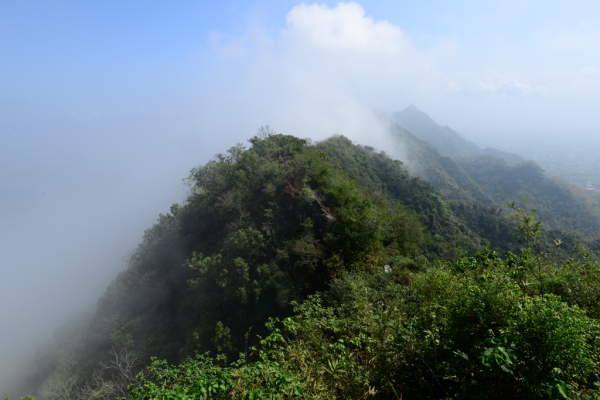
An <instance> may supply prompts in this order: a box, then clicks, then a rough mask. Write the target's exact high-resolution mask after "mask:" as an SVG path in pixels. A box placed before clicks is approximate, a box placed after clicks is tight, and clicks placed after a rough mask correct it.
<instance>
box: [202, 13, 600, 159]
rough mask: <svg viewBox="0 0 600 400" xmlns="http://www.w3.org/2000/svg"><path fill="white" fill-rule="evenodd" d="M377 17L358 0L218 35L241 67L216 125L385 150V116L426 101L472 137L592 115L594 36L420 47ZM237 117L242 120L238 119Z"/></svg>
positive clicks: (455, 41)
mask: <svg viewBox="0 0 600 400" xmlns="http://www.w3.org/2000/svg"><path fill="white" fill-rule="evenodd" d="M367 12H368V10H367V11H365V9H363V7H362V6H361V5H359V4H357V3H339V4H337V5H336V6H334V7H328V6H326V5H322V4H301V5H298V6H296V7H293V8H292V9H291V10H290V11H289V12H288V13H287V15H286V17H285V21H286V26H285V27H284V28H283V29H282V30H281V31H279V32H278V33H275V34H271V35H267V34H264V32H265V31H260V29H257V28H256V27H252V28H251V29H248V31H247V32H246V33H245V34H244V35H242V36H241V37H232V36H228V35H221V36H218V35H215V36H214V43H216V49H217V51H218V52H219V54H226V55H232V57H229V59H230V62H231V63H232V65H233V64H235V66H231V65H229V66H225V67H226V68H227V69H226V70H227V71H232V72H233V74H231V77H230V78H229V79H231V80H232V82H234V83H232V84H230V85H229V87H227V88H226V90H225V93H223V94H220V95H219V96H220V98H221V100H218V99H217V98H215V99H211V103H212V104H211V109H213V110H214V111H213V112H212V113H211V114H210V117H211V119H213V120H214V118H213V117H214V115H215V114H218V113H219V112H220V111H219V110H222V109H225V110H228V113H226V115H225V116H223V117H222V123H223V124H224V125H225V126H231V127H232V128H231V130H232V131H246V132H247V131H248V129H252V130H254V129H255V128H256V127H257V126H260V125H262V124H267V123H268V124H270V125H271V126H272V127H274V128H275V129H277V130H278V131H282V132H285V133H289V134H294V135H298V136H301V137H306V136H310V137H312V138H314V139H317V140H318V139H322V138H324V137H327V136H329V135H331V134H334V133H340V134H344V135H346V136H349V137H350V138H352V139H353V140H356V141H358V142H363V143H369V144H371V145H374V146H376V147H380V148H384V147H385V144H386V140H385V137H384V136H385V135H384V132H385V131H386V126H385V124H383V125H382V124H381V120H380V119H379V118H378V117H375V116H374V114H373V110H378V111H381V112H383V113H391V112H394V111H397V110H399V109H401V108H403V107H405V106H407V105H409V104H411V103H414V104H416V105H417V106H418V107H419V108H420V109H422V110H424V111H426V112H427V113H429V114H430V115H431V116H432V117H433V118H434V119H436V120H437V121H439V122H440V123H441V124H444V125H445V124H448V125H450V126H452V127H453V128H454V129H456V130H458V131H459V132H461V133H464V134H466V135H467V136H469V135H476V134H504V132H506V131H510V132H523V131H524V130H526V129H530V128H531V127H533V126H535V125H536V124H538V123H539V129H540V130H547V129H553V130H558V129H560V127H561V126H572V124H571V122H570V121H569V122H565V121H567V119H569V118H571V119H573V118H581V115H582V113H583V112H586V113H587V112H588V111H587V110H588V109H591V108H592V106H593V104H595V103H592V102H593V101H596V99H597V98H598V94H599V93H600V74H599V73H598V71H599V69H598V65H600V60H598V61H599V62H596V57H597V56H596V55H594V54H595V53H597V52H594V51H592V50H594V49H595V48H596V47H595V46H597V44H598V42H599V41H598V40H597V39H595V38H594V37H593V35H589V34H590V33H593V32H595V30H594V29H591V28H590V29H591V30H590V29H587V28H586V29H583V30H582V31H581V32H579V33H578V34H577V35H575V34H566V33H564V32H558V33H545V34H528V36H527V37H524V38H523V40H522V43H512V44H508V43H506V42H502V41H501V40H499V41H497V40H496V39H493V40H492V39H489V38H486V37H484V36H483V35H482V37H481V38H477V40H476V42H477V43H478V44H477V46H475V45H474V43H475V41H473V40H471V41H461V40H460V39H459V38H457V37H456V36H452V37H444V36H440V35H438V36H435V39H434V40H428V41H426V43H427V45H416V44H415V43H414V42H413V41H412V40H411V37H410V36H408V35H407V34H406V33H405V32H404V31H403V29H402V28H401V26H399V25H397V24H394V23H391V22H389V21H386V20H378V19H375V18H373V17H371V16H369V15H368V14H367ZM257 31H258V32H263V33H261V34H260V35H257V33H256V32H257ZM586 35H587V38H586V39H585V41H583V42H580V44H579V47H577V48H575V49H574V48H572V47H569V45H568V42H570V41H576V38H577V37H584V36H586ZM469 39H472V38H469ZM419 43H421V44H422V43H423V42H419ZM592 53H593V54H592ZM557 60H559V61H557ZM585 101H587V102H588V103H587V104H585V105H584V107H583V108H582V107H578V104H580V102H585ZM590 101H592V102H590ZM230 110H235V111H234V113H236V115H241V116H242V117H241V118H231V115H230V113H229V111H230ZM596 115H597V113H593V114H589V115H588V116H587V121H588V122H587V125H586V126H591V125H590V124H592V123H593V121H596V120H598V117H596ZM508 116H514V118H512V117H511V118H508ZM598 122H600V121H598ZM239 124H245V125H244V126H243V127H241V126H240V125H239ZM234 125H235V127H233V126H234ZM582 126H583V125H582ZM471 137H473V136H471Z"/></svg>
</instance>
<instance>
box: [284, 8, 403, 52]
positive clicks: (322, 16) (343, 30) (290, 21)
mask: <svg viewBox="0 0 600 400" xmlns="http://www.w3.org/2000/svg"><path fill="white" fill-rule="evenodd" d="M286 20H287V25H288V33H289V34H290V36H292V37H295V38H297V39H299V40H300V41H303V42H305V43H307V44H309V45H313V46H316V47H324V48H329V49H355V50H374V49H378V50H385V51H393V50H398V49H399V48H401V47H402V46H405V45H406V44H407V40H406V39H405V38H404V35H403V33H402V30H401V29H400V28H399V27H398V26H396V25H393V24H390V23H389V22H387V21H378V22H375V21H373V19H372V18H370V17H367V16H366V15H365V10H364V9H363V8H362V7H361V6H360V5H359V4H357V3H339V4H338V5H337V6H336V7H335V8H328V7H327V6H325V5H319V4H311V5H307V4H302V5H299V6H296V7H294V8H293V9H292V10H291V11H290V12H289V13H288V14H287V17H286Z"/></svg>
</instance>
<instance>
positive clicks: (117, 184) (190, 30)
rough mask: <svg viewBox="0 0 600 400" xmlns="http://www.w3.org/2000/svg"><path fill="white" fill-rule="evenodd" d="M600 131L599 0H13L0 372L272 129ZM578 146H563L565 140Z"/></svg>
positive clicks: (1, 160) (484, 136)
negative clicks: (392, 117)
mask: <svg viewBox="0 0 600 400" xmlns="http://www.w3.org/2000/svg"><path fill="white" fill-rule="evenodd" d="M411 103H414V104H416V105H417V106H418V107H419V109H421V110H423V111H425V112H427V113H428V114H429V115H430V116H432V117H433V118H434V119H435V120H436V121H437V122H438V123H440V124H442V125H449V126H451V127H452V128H453V129H454V130H456V131H458V132H459V133H461V134H463V135H464V136H465V137H467V138H468V139H470V140H473V141H474V142H476V143H477V144H479V145H481V146H486V145H493V146H494V147H498V148H506V149H512V148H514V143H525V145H524V146H534V145H535V144H536V143H538V142H539V143H542V142H548V141H552V140H563V141H564V140H568V141H576V142H577V143H583V144H585V143H590V142H592V141H595V138H596V133H597V132H599V128H600V113H598V111H597V110H598V109H600V3H598V2H596V1H587V2H583V1H582V2H570V3H569V6H568V8H567V6H566V3H564V2H560V3H559V2H547V1H528V0H512V1H502V2H491V1H485V2H474V1H473V2H466V1H459V2H451V3H450V2H442V1H423V2H408V1H393V2H392V1H383V0H382V1H363V2H360V3H339V4H338V3H336V2H321V3H318V4H311V3H302V4H301V3H298V2H293V1H257V2H251V1H249V2H237V1H223V2H218V4H216V2H205V1H194V2H192V1H180V2H177V3H165V2H142V1H139V2H134V1H130V2H117V1H105V2H97V3H89V2H88V3H84V2H75V1H54V2H48V1H29V2H1V3H0V283H1V291H0V301H1V308H0V360H3V362H2V363H0V380H1V379H8V378H7V377H9V376H10V372H11V371H14V370H15V369H16V368H17V366H18V364H19V362H20V360H23V359H27V358H28V357H30V356H31V355H32V354H33V353H34V352H35V350H36V349H37V347H38V346H39V345H41V344H42V343H44V341H47V340H50V339H51V336H52V330H53V329H54V328H56V327H57V326H59V325H60V324H61V322H62V321H63V320H64V319H65V318H67V317H68V316H70V315H72V314H73V313H77V312H82V311H86V310H90V309H93V306H94V304H95V301H96V299H97V298H98V296H99V295H100V294H101V293H102V292H103V291H104V289H105V288H106V286H107V284H108V283H109V282H110V280H111V279H112V278H114V277H115V276H116V274H117V273H118V272H119V271H120V270H122V269H123V267H124V265H123V263H122V262H120V261H119V260H120V258H121V257H123V256H125V255H126V254H127V253H128V252H129V251H130V250H131V249H132V248H134V247H135V246H136V244H137V243H138V242H139V241H140V240H141V237H142V234H143V231H144V229H145V228H148V227H149V226H151V224H152V223H153V221H154V220H155V219H156V218H157V216H158V214H159V213H161V212H162V213H165V212H168V209H169V206H170V205H171V203H174V202H180V201H182V200H183V199H184V186H183V185H182V184H181V179H182V178H184V177H186V176H187V174H188V172H189V170H190V169H191V168H192V167H194V166H196V165H198V164H201V163H204V162H206V161H207V160H208V159H209V158H210V157H212V156H213V155H214V154H215V153H217V152H222V151H224V150H226V149H227V148H229V147H231V146H233V145H235V144H236V143H237V142H245V140H246V139H247V138H249V137H251V136H252V135H254V134H255V132H256V131H257V128H258V127H260V126H261V125H265V124H270V125H271V127H273V128H274V129H275V130H277V131H278V132H283V133H288V134H293V135H296V136H300V137H311V138H312V139H316V140H319V139H323V138H325V137H327V136H330V135H332V134H334V133H339V134H344V135H346V136H348V137H350V138H351V139H353V140H355V141H357V142H359V143H363V144H371V145H374V146H376V147H378V148H380V149H385V148H386V143H387V142H386V136H385V135H386V133H385V124H382V122H381V121H382V119H381V115H386V114H390V113H392V112H394V111H398V110H401V109H403V108H404V107H406V106H407V105H409V104H411ZM565 138H567V139H565Z"/></svg>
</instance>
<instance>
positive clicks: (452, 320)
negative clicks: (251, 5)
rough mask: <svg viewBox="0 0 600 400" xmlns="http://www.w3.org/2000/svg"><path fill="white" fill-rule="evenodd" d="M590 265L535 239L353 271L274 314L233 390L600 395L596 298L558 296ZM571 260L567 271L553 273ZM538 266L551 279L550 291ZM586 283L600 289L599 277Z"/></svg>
mask: <svg viewBox="0 0 600 400" xmlns="http://www.w3.org/2000/svg"><path fill="white" fill-rule="evenodd" d="M519 215H520V221H521V226H520V231H521V232H522V233H524V234H525V238H526V239H527V238H528V239H527V240H528V243H532V241H531V238H534V239H535V237H536V235H537V232H538V229H539V225H538V224H537V221H536V220H535V218H534V217H533V216H532V215H531V214H527V213H524V214H519ZM533 243H535V241H533ZM537 256H540V258H539V259H536V257H537ZM540 260H541V261H543V262H541V263H539V261H540ZM589 263H590V262H589V260H576V259H574V258H573V259H570V260H568V261H566V262H565V263H563V264H560V265H556V264H555V263H553V262H552V261H551V260H550V259H549V258H548V257H545V256H544V254H538V253H535V252H534V250H533V248H531V247H529V246H527V245H526V248H525V249H524V251H523V252H522V255H514V254H512V255H511V256H510V257H508V259H507V260H506V261H504V260H502V259H500V258H499V257H498V254H497V253H496V252H495V251H494V250H492V249H489V248H487V249H483V250H482V251H480V252H479V253H477V254H476V256H475V257H461V258H459V259H458V260H456V261H454V262H451V261H446V262H439V263H437V264H436V265H432V266H429V267H427V268H425V269H423V270H421V271H419V272H414V271H410V270H407V269H403V268H397V269H395V270H392V271H391V272H389V273H385V272H378V273H372V272H360V271H354V272H344V273H343V274H341V275H340V276H339V277H337V278H335V279H334V281H333V282H332V284H331V286H330V290H328V291H327V292H325V293H322V294H318V295H313V296H311V297H309V299H308V300H306V301H304V302H302V303H296V304H295V315H294V316H293V317H289V318H286V319H284V320H283V321H282V322H281V323H279V324H278V323H277V322H276V321H272V322H270V323H269V324H268V327H269V330H270V333H269V335H268V336H266V337H265V338H264V339H262V340H261V342H260V345H259V346H258V347H257V348H254V349H251V354H250V359H252V358H255V359H256V358H257V361H254V362H252V361H250V362H248V361H247V357H243V358H242V360H241V361H239V362H237V363H234V364H232V365H230V366H228V367H223V369H222V371H223V373H225V374H228V376H229V377H230V378H228V379H231V380H230V381H229V382H230V385H229V386H228V389H227V394H228V396H230V397H229V398H251V397H250V394H252V395H253V396H254V395H255V394H256V396H259V394H260V395H262V396H264V397H266V398H310V399H335V398H343V399H353V398H355V399H359V398H360V399H362V398H368V397H375V398H402V397H404V396H406V397H407V398H449V399H450V398H451V399H463V398H464V399H467V398H468V399H479V398H481V399H494V398H497V399H506V398H515V399H516V398H582V399H583V398H597V396H600V392H598V390H597V383H598V375H597V373H598V369H599V368H600V364H599V362H600V346H598V345H599V344H600V343H599V342H598V340H599V339H600V329H599V328H600V325H599V324H598V321H597V320H596V319H595V318H593V317H590V316H589V315H588V311H591V312H593V313H595V312H596V311H595V310H596V308H597V306H596V305H592V306H593V308H591V309H588V308H587V306H586V304H589V303H587V300H586V298H587V297H588V296H589V295H585V296H583V298H581V297H579V296H572V297H571V298H570V299H563V298H561V297H560V293H564V292H570V293H573V292H574V291H575V290H577V291H578V292H579V293H583V292H585V291H583V292H582V291H581V289H580V284H579V283H577V281H579V280H584V278H585V276H586V274H588V273H589ZM566 268H568V269H569V273H568V274H566V275H563V274H560V273H557V272H556V271H561V270H563V269H566ZM595 268H598V265H597V264H595ZM540 274H541V278H542V282H550V281H551V282H554V284H551V285H550V284H547V283H545V284H544V287H545V289H544V290H545V291H544V293H543V294H542V293H540V289H541V284H540V283H536V282H537V278H539V275H540ZM574 276H577V277H578V278H574ZM532 277H533V278H536V279H533V280H531V278H532ZM530 280H531V281H532V283H531V284H524V282H528V281H530ZM586 290H589V291H594V293H595V295H596V296H600V288H599V287H598V286H596V287H594V288H592V287H589V288H587V289H586ZM596 298H599V297H596ZM565 300H566V301H565ZM211 365H212V364H211ZM163 366H164V367H165V368H166V366H165V365H163ZM284 383H285V385H284ZM145 384H147V382H146V383H145ZM156 384H157V383H156ZM286 385H287V386H286ZM140 387H141V386H140ZM150 388H153V386H152V385H151V386H150ZM135 390H142V389H135ZM144 390H145V389H144ZM152 390H154V389H152ZM132 393H137V394H140V393H141V394H143V393H145V392H143V390H142V391H141V392H135V391H132ZM264 397H263V398H264ZM132 398H133V399H137V398H140V399H143V398H146V397H136V396H132ZM255 398H260V397H255Z"/></svg>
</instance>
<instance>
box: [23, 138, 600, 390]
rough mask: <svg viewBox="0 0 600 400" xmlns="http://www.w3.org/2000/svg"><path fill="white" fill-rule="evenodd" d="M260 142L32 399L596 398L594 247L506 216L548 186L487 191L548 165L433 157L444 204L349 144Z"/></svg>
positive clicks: (70, 343) (202, 187) (383, 159)
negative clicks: (444, 186) (486, 178)
mask: <svg viewBox="0 0 600 400" xmlns="http://www.w3.org/2000/svg"><path fill="white" fill-rule="evenodd" d="M398 132H401V133H402V132H404V133H402V134H407V135H409V134H408V133H407V132H406V131H398ZM415 140H418V139H415ZM250 143H251V146H250V147H249V148H245V147H244V146H242V145H238V146H235V147H233V148H231V149H230V150H229V151H228V152H227V153H226V154H219V155H217V156H216V158H215V159H214V160H213V161H210V162H209V163H207V164H206V165H203V166H200V167H197V168H195V169H193V170H192V172H191V174H190V176H189V178H187V179H186V183H187V185H188V187H189V196H188V198H187V200H186V202H185V203H184V204H182V205H173V206H172V207H171V210H170V211H171V212H170V213H169V214H166V215H160V217H159V219H158V222H157V223H156V224H155V225H154V226H153V227H152V228H150V229H148V230H147V231H146V233H145V235H144V238H143V241H142V243H141V244H140V245H139V246H138V247H137V248H136V249H135V250H134V251H133V252H132V253H131V254H130V255H129V256H128V267H127V269H126V270H125V271H123V272H122V273H121V274H120V275H119V276H118V277H117V278H116V279H115V280H114V281H113V282H112V283H111V285H110V286H109V288H108V289H107V292H106V293H105V294H104V295H103V296H102V297H101V298H100V299H99V301H98V306H97V310H96V312H95V314H94V315H92V316H89V317H86V318H83V319H80V320H77V321H73V323H72V324H70V325H66V326H65V327H63V328H62V329H61V330H60V332H58V339H59V340H57V341H56V343H55V344H54V345H53V346H50V347H48V348H45V349H43V350H41V351H40V352H38V355H37V356H36V365H35V367H34V368H33V369H32V372H31V374H30V377H29V380H28V381H27V385H26V387H25V389H23V390H27V392H29V393H36V394H37V395H39V396H38V397H39V398H41V399H73V400H75V399H77V400H79V399H90V398H95V399H116V398H129V399H136V400H142V399H148V400H149V399H164V400H167V399H203V398H215V399H219V398H222V399H229V398H239V399H259V398H278V399H279V398H283V399H294V398H306V399H313V398H314V399H320V398H322V399H332V398H344V399H345V398H350V399H352V398H356V399H359V398H360V399H363V398H370V397H373V398H404V397H405V396H406V397H407V398H454V399H461V398H470V399H477V398H486V399H487V398H582V399H583V398H586V399H587V398H590V399H591V398H597V397H599V396H600V392H599V391H598V386H597V384H598V385H600V377H598V373H599V372H600V370H599V367H600V364H599V362H600V350H598V349H600V347H599V346H598V345H599V344H600V343H599V342H598V340H599V338H600V330H599V324H598V319H599V318H600V305H599V304H600V303H599V302H598V299H600V265H599V264H598V263H597V262H595V261H594V260H593V257H592V255H591V254H590V253H589V252H588V251H587V250H586V248H585V247H584V246H583V244H585V243H586V240H587V239H586V238H585V237H584V236H582V235H579V236H578V235H576V234H566V233H564V231H562V230H560V229H559V228H560V227H561V223H562V222H564V221H567V220H566V219H560V218H559V219H555V221H556V225H554V226H552V228H553V229H550V230H544V229H542V225H541V223H540V221H539V219H537V215H538V214H536V213H535V212H534V213H528V212H526V211H525V210H523V209H520V208H518V207H517V206H515V205H514V203H512V204H513V205H512V209H510V208H507V207H500V206H497V205H494V201H495V200H493V199H500V198H502V196H505V195H507V194H508V195H511V196H512V195H514V196H517V195H518V196H520V195H522V194H533V195H534V197H535V198H536V199H537V201H538V202H540V201H541V200H539V199H544V197H543V196H542V194H543V193H545V192H544V190H543V188H545V187H546V186H543V185H548V183H547V182H546V181H544V179H545V178H544V177H543V176H540V175H539V174H538V175H536V174H535V173H533V174H532V175H531V176H529V175H527V176H523V177H520V178H519V179H522V180H526V179H532V180H535V179H537V180H538V181H539V182H541V183H539V182H538V181H536V182H538V183H539V185H541V186H535V185H534V184H533V183H532V184H523V185H525V186H527V187H528V188H529V189H531V191H530V192H523V191H519V190H516V191H512V192H510V191H504V189H503V188H504V186H501V185H504V184H506V185H508V184H509V181H510V180H509V178H507V177H504V176H502V177H499V178H498V179H497V185H499V186H490V187H488V186H486V185H482V184H480V182H479V181H478V180H477V179H479V175H477V174H476V172H480V173H481V174H489V175H493V174H494V173H498V172H497V171H505V172H506V171H508V172H506V174H510V173H516V172H515V171H521V170H520V169H518V168H525V170H527V171H528V169H527V168H533V167H532V166H527V165H519V166H515V167H511V166H508V165H507V164H505V163H504V164H498V163H497V162H496V161H495V160H491V161H490V162H489V165H488V164H485V165H488V168H489V169H490V170H489V171H488V170H485V168H484V167H485V165H481V166H480V167H481V168H479V169H476V167H475V165H477V164H475V163H477V162H484V161H481V160H485V159H479V160H475V161H472V162H473V164H469V165H467V164H464V165H463V166H459V165H458V164H456V163H454V161H452V160H451V159H450V158H447V157H442V156H440V155H439V154H438V153H437V152H436V151H435V149H432V148H427V147H420V149H421V151H423V154H429V156H428V157H430V160H433V161H435V168H439V171H440V174H439V176H440V177H443V178H444V179H446V178H448V179H450V180H449V181H448V182H449V183H448V185H449V186H448V187H456V188H458V189H457V190H456V191H454V192H446V194H444V193H442V194H440V192H438V191H436V189H437V187H436V186H435V184H432V183H429V182H427V181H425V180H423V179H421V178H419V177H415V176H411V174H410V173H409V172H408V171H407V170H406V169H405V168H404V165H403V164H402V163H401V162H400V161H397V160H392V159H391V158H390V157H388V156H387V155H386V154H384V153H378V152H376V151H375V150H374V149H372V148H370V147H363V146H356V145H354V144H353V143H352V142H350V141H349V140H348V139H346V138H344V137H334V138H331V139H329V140H327V141H324V142H321V143H317V144H316V145H314V146H313V145H311V144H310V143H308V142H307V141H305V140H302V139H298V138H295V137H292V136H285V135H281V134H274V133H273V132H271V131H269V130H268V129H262V130H261V131H260V133H259V135H258V136H255V137H253V138H252V139H250ZM414 143H416V144H419V142H416V141H415V142H414ZM419 146H420V145H419ZM436 154H437V155H436ZM433 161H432V162H433ZM431 165H434V164H431ZM449 166H450V167H451V168H450V167H449ZM470 168H475V169H476V171H475V170H474V171H471V170H470ZM503 168H504V169H503ZM534 169H535V168H534ZM467 171H471V172H467ZM494 171H495V172H494ZM442 172H443V174H442ZM525 172H526V171H525ZM534 172H535V171H534ZM444 174H445V175H444ZM471 174H472V176H474V177H475V178H472V177H471ZM507 176H508V175H507ZM513 176H514V175H513ZM503 179H504V180H503ZM532 182H533V181H532ZM517 184H518V185H521V184H522V183H517ZM453 185H454V186H453ZM494 185H496V184H494ZM496 187H500V189H498V192H494V191H493V190H492V189H493V188H496ZM509 187H510V186H509ZM548 187H549V188H551V186H548ZM482 188H483V189H482ZM459 189H460V190H459ZM536 190H537V192H536ZM553 196H554V195H549V197H548V199H549V200H548V201H552V199H554V198H555V197H553ZM520 199H521V197H517V198H515V199H512V200H513V201H514V200H520ZM568 199H569V197H568V196H567V197H565V200H564V201H565V204H568V201H569V200H568ZM542 204H545V203H543V202H542ZM582 210H583V209H582ZM548 212H549V211H547V210H546V209H542V210H541V211H540V212H539V214H540V215H542V216H544V215H546V214H547V213H548ZM582 212H583V211H582ZM565 213H566V211H565ZM558 215H559V216H561V215H563V214H558ZM577 215H580V216H581V215H584V214H581V213H580V214H577ZM565 218H566V217H565ZM574 218H575V217H574ZM577 218H579V217H577ZM565 223H566V222H565ZM515 225H516V226H517V228H518V229H517V233H518V234H517V235H516V236H515V235H514V232H515V229H514V228H515ZM559 238H560V239H559Z"/></svg>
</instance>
